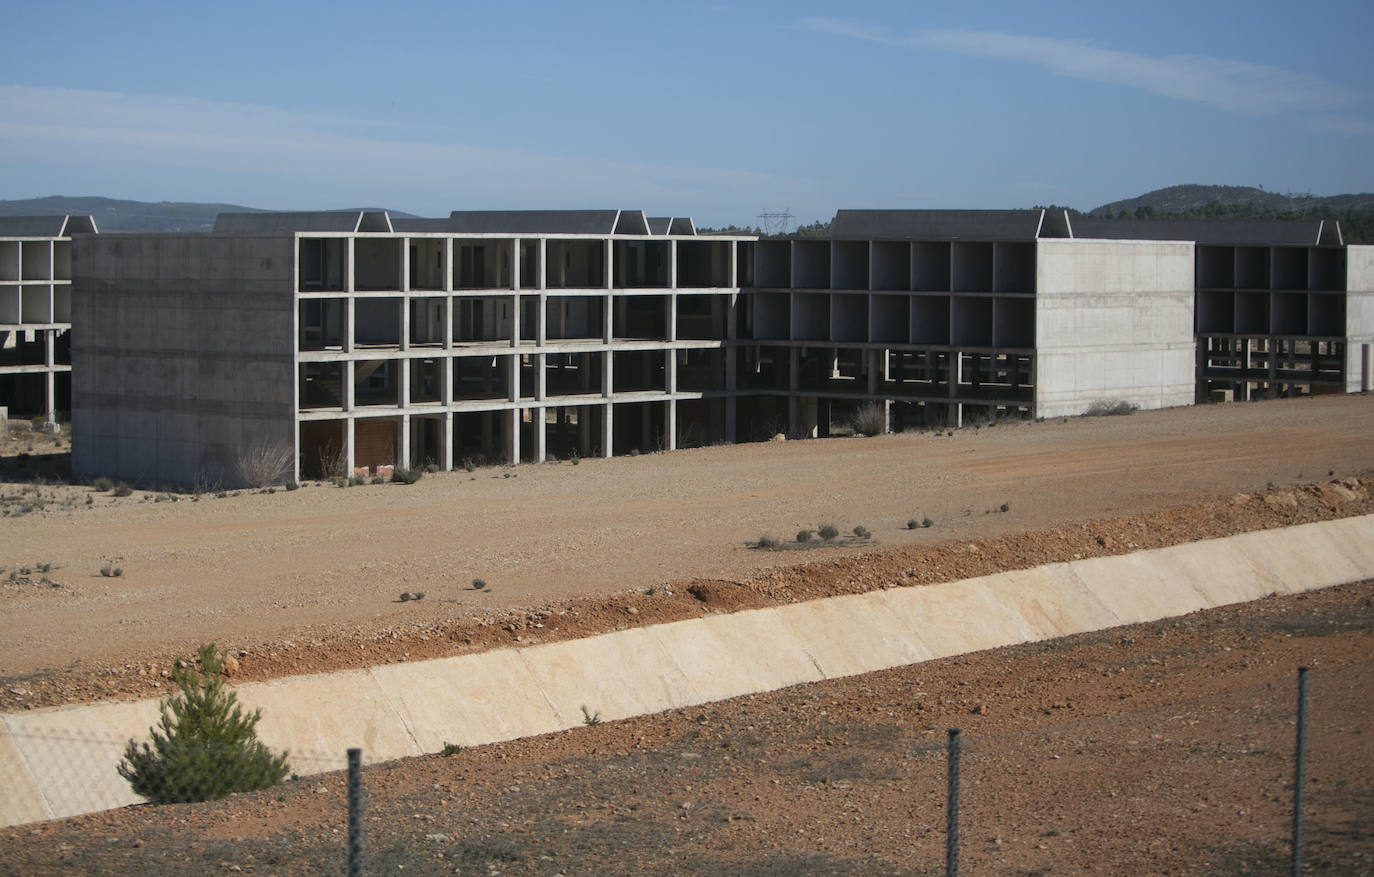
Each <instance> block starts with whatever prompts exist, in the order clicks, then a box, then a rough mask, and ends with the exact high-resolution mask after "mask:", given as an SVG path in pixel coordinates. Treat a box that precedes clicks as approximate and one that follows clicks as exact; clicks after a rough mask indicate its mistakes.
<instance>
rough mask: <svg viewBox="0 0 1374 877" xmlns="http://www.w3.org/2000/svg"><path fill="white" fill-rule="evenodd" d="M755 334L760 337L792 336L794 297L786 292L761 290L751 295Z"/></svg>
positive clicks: (778, 338)
mask: <svg viewBox="0 0 1374 877" xmlns="http://www.w3.org/2000/svg"><path fill="white" fill-rule="evenodd" d="M748 298H749V305H750V307H751V311H752V313H753V334H752V336H747V337H754V338H758V339H767V340H784V339H786V338H788V337H790V333H791V325H792V317H791V304H792V297H791V296H790V295H788V294H787V293H785V292H760V293H756V294H754V295H751V296H749V297H748Z"/></svg>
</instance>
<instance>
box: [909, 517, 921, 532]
mask: <svg viewBox="0 0 1374 877" xmlns="http://www.w3.org/2000/svg"><path fill="white" fill-rule="evenodd" d="M919 526H921V522H920V521H918V520H916V519H915V518H912V519H911V520H909V521H907V522H906V528H907V529H908V530H915V529H916V528H917V527H919Z"/></svg>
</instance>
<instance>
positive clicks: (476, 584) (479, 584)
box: [472, 579, 487, 591]
mask: <svg viewBox="0 0 1374 877" xmlns="http://www.w3.org/2000/svg"><path fill="white" fill-rule="evenodd" d="M486 586H487V583H486V582H484V581H482V580H481V579H473V580H472V589H473V590H474V591H480V590H482V589H483V588H485V587H486Z"/></svg>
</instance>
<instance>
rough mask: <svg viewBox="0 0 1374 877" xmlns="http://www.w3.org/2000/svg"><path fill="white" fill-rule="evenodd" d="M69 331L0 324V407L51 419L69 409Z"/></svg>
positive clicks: (56, 418) (20, 413)
mask: <svg viewBox="0 0 1374 877" xmlns="http://www.w3.org/2000/svg"><path fill="white" fill-rule="evenodd" d="M71 398H72V366H71V330H70V329H69V328H68V327H66V326H51V327H45V328H32V327H14V326H0V408H6V409H8V411H9V415H10V416H11V417H24V418H42V419H43V420H46V421H49V422H52V421H56V420H59V419H62V418H63V417H64V416H65V413H66V412H69V411H71Z"/></svg>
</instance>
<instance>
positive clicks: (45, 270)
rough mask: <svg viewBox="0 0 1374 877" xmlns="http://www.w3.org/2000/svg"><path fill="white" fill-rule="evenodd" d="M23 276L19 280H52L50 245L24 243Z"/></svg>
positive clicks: (43, 242) (41, 242) (46, 242)
mask: <svg viewBox="0 0 1374 877" xmlns="http://www.w3.org/2000/svg"><path fill="white" fill-rule="evenodd" d="M23 270H24V274H23V277H21V278H20V279H21V280H51V279H52V243H51V242H50V241H24V268H23Z"/></svg>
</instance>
